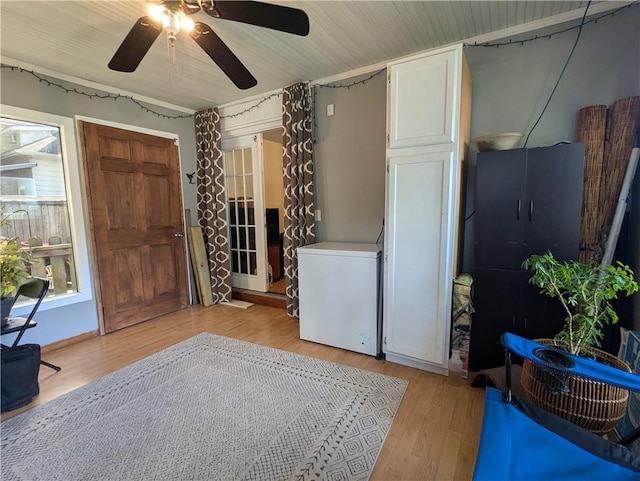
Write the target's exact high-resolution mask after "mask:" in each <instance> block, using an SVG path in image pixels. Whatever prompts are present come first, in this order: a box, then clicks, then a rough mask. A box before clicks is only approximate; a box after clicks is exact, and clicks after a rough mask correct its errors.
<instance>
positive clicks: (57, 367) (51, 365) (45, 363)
mask: <svg viewBox="0 0 640 481" xmlns="http://www.w3.org/2000/svg"><path fill="white" fill-rule="evenodd" d="M40 364H44V365H45V366H47V367H50V368H51V369H55V370H56V371H60V370H62V368H61V367H60V366H56V365H55V364H51V363H50V362H47V361H43V360H42V359H40Z"/></svg>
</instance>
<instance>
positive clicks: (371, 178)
mask: <svg viewBox="0 0 640 481" xmlns="http://www.w3.org/2000/svg"><path fill="white" fill-rule="evenodd" d="M368 76H369V75H366V76H364V77H356V78H353V79H349V80H345V81H341V82H337V83H340V84H349V83H352V82H353V81H357V80H361V79H362V78H366V77H368ZM386 85H387V84H386V75H385V73H384V72H383V73H381V74H380V75H378V76H376V77H374V78H372V79H371V80H368V81H367V82H366V83H364V84H359V85H354V86H352V87H351V88H349V89H346V88H339V89H334V88H322V87H316V88H315V107H316V115H315V139H316V143H315V145H314V153H313V155H314V162H315V175H316V200H317V207H316V209H320V211H321V216H322V220H321V221H320V222H318V223H317V224H316V227H317V240H318V241H319V242H324V241H331V242H364V243H374V242H375V241H376V239H377V238H378V235H379V234H380V230H381V228H382V218H383V217H384V184H385V144H386V142H385V137H386V95H387V94H386ZM329 104H333V105H334V111H335V114H334V115H333V116H332V117H328V116H327V105H329Z"/></svg>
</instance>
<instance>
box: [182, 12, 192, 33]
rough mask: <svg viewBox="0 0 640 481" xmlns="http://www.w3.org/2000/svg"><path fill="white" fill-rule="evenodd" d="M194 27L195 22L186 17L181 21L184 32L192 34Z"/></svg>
mask: <svg viewBox="0 0 640 481" xmlns="http://www.w3.org/2000/svg"><path fill="white" fill-rule="evenodd" d="M194 27H195V23H194V22H193V20H191V18H189V17H186V16H185V17H183V18H182V19H181V20H180V29H181V30H184V31H185V32H191V31H192V30H193V29H194Z"/></svg>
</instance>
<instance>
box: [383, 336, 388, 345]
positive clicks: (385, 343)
mask: <svg viewBox="0 0 640 481" xmlns="http://www.w3.org/2000/svg"><path fill="white" fill-rule="evenodd" d="M382 342H383V343H384V345H385V346H386V345H387V336H384V341H382Z"/></svg>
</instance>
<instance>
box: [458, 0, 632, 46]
mask: <svg viewBox="0 0 640 481" xmlns="http://www.w3.org/2000/svg"><path fill="white" fill-rule="evenodd" d="M639 4H640V1H639V0H636V1H635V2H632V3H629V4H628V5H624V6H622V7H620V8H617V9H615V10H613V11H611V12H607V13H605V14H603V15H600V16H598V17H593V18H590V19H589V20H586V21H585V22H584V23H580V24H578V25H574V26H572V27H567V28H564V29H562V30H558V31H556V32H552V33H550V34H547V35H535V36H533V37H530V38H526V39H523V40H512V39H509V40H505V41H504V42H484V43H465V44H464V46H465V47H495V48H500V47H504V46H508V45H524V44H525V43H529V42H535V41H536V40H549V39H551V37H553V36H555V35H559V34H561V33H566V32H570V31H572V30H576V29H581V28H583V27H584V26H585V25H589V24H591V23H593V24H594V25H595V24H596V23H598V21H599V20H602V19H603V18H605V17H611V18H613V17H615V16H616V15H617V14H618V13H620V12H621V11H622V10H628V9H630V8H632V7H636V6H638V5H639Z"/></svg>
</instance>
